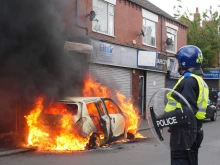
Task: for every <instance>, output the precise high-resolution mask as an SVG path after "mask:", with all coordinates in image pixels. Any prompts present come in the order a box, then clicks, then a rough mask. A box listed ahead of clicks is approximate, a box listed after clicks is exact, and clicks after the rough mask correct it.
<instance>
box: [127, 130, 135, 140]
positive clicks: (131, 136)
mask: <svg viewBox="0 0 220 165" xmlns="http://www.w3.org/2000/svg"><path fill="white" fill-rule="evenodd" d="M127 138H128V139H130V140H131V139H134V138H135V137H134V135H133V134H132V133H130V132H128V133H127Z"/></svg>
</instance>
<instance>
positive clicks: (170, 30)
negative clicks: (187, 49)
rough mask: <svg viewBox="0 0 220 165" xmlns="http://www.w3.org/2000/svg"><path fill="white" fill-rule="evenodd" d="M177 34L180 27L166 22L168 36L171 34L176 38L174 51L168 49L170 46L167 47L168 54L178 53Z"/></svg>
mask: <svg viewBox="0 0 220 165" xmlns="http://www.w3.org/2000/svg"><path fill="white" fill-rule="evenodd" d="M177 32H178V26H175V25H173V24H170V23H168V22H166V34H170V35H173V36H174V37H175V40H174V41H173V43H172V44H173V45H174V50H173V51H172V50H168V49H167V47H169V45H167V46H166V51H167V52H168V53H176V51H177Z"/></svg>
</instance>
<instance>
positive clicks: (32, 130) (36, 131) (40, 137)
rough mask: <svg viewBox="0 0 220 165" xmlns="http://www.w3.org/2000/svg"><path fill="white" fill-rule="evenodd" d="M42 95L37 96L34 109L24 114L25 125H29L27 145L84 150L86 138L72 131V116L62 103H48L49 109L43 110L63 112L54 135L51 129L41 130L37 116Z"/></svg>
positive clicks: (39, 112)
mask: <svg viewBox="0 0 220 165" xmlns="http://www.w3.org/2000/svg"><path fill="white" fill-rule="evenodd" d="M42 104H43V97H39V98H38V99H37V100H36V102H35V106H34V109H33V110H32V111H31V113H30V114H29V115H28V116H25V118H26V120H27V125H28V127H29V134H28V145H29V146H36V147H38V148H39V150H57V151H68V150H71V151H72V150H84V149H85V146H86V144H87V143H88V141H89V139H88V138H83V137H81V136H79V135H78V134H77V132H74V130H73V129H72V125H73V124H72V116H71V114H68V112H67V110H66V109H65V105H63V104H59V103H56V104H52V103H51V104H50V107H49V109H47V110H45V112H46V113H51V114H65V115H62V117H61V119H60V123H61V126H60V128H59V129H57V130H56V134H55V136H54V133H53V132H52V131H53V130H47V132H44V131H42V130H43V129H42V128H41V127H42V126H41V123H40V120H39V116H40V114H41V112H42V111H43V105H42Z"/></svg>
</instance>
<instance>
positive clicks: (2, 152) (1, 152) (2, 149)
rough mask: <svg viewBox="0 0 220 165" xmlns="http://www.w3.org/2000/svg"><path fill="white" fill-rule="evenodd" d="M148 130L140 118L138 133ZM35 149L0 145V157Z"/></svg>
mask: <svg viewBox="0 0 220 165" xmlns="http://www.w3.org/2000/svg"><path fill="white" fill-rule="evenodd" d="M147 129H149V127H148V122H147V120H146V119H143V118H141V119H140V122H139V128H138V131H140V132H141V131H144V130H147ZM34 150H35V148H21V147H11V146H2V145H1V144H0V157H2V156H9V155H14V154H18V153H22V152H29V151H34Z"/></svg>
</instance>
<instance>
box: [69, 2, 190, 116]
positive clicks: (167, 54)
mask: <svg viewBox="0 0 220 165" xmlns="http://www.w3.org/2000/svg"><path fill="white" fill-rule="evenodd" d="M67 11H69V12H67V14H66V15H65V19H66V20H72V19H73V20H74V23H73V24H68V21H67V23H66V29H67V32H68V35H70V36H72V37H70V40H69V41H66V44H65V49H66V50H67V53H68V54H71V55H72V56H74V57H75V58H76V59H78V60H79V61H81V62H84V63H85V65H81V64H80V65H81V68H80V69H79V71H80V72H82V73H85V72H86V71H89V73H90V74H91V75H92V76H93V77H94V78H96V79H97V80H98V81H99V82H102V83H103V84H105V85H107V86H108V87H110V88H114V89H118V90H119V91H120V92H121V93H122V94H124V95H126V96H127V98H132V99H133V102H134V105H135V106H136V107H138V109H139V114H140V115H142V116H143V117H144V116H145V115H144V114H145V113H144V112H145V109H146V105H147V102H148V101H149V99H150V97H151V95H152V94H153V93H154V92H155V91H157V90H158V89H159V88H162V87H165V85H166V84H167V85H168V86H169V84H170V83H172V80H171V79H167V78H166V77H167V73H168V75H169V77H178V74H177V62H176V60H175V58H174V54H175V52H176V51H177V50H178V49H179V48H180V47H182V46H183V45H185V44H186V36H187V35H186V28H187V26H186V25H184V24H182V23H181V22H179V21H178V20H176V19H175V18H173V17H172V16H170V15H169V14H168V13H166V12H165V11H163V10H161V9H160V8H158V7H157V6H155V5H154V4H152V3H151V2H149V1H147V0H75V1H71V4H69V5H68V6H67ZM71 11H72V13H71ZM76 43H82V44H84V45H81V46H75V45H76ZM90 46H91V47H90ZM91 50H92V51H91ZM76 52H78V53H76ZM79 57H80V58H79ZM81 62H75V63H76V64H75V65H77V64H79V63H81ZM85 66H86V67H85Z"/></svg>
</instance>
